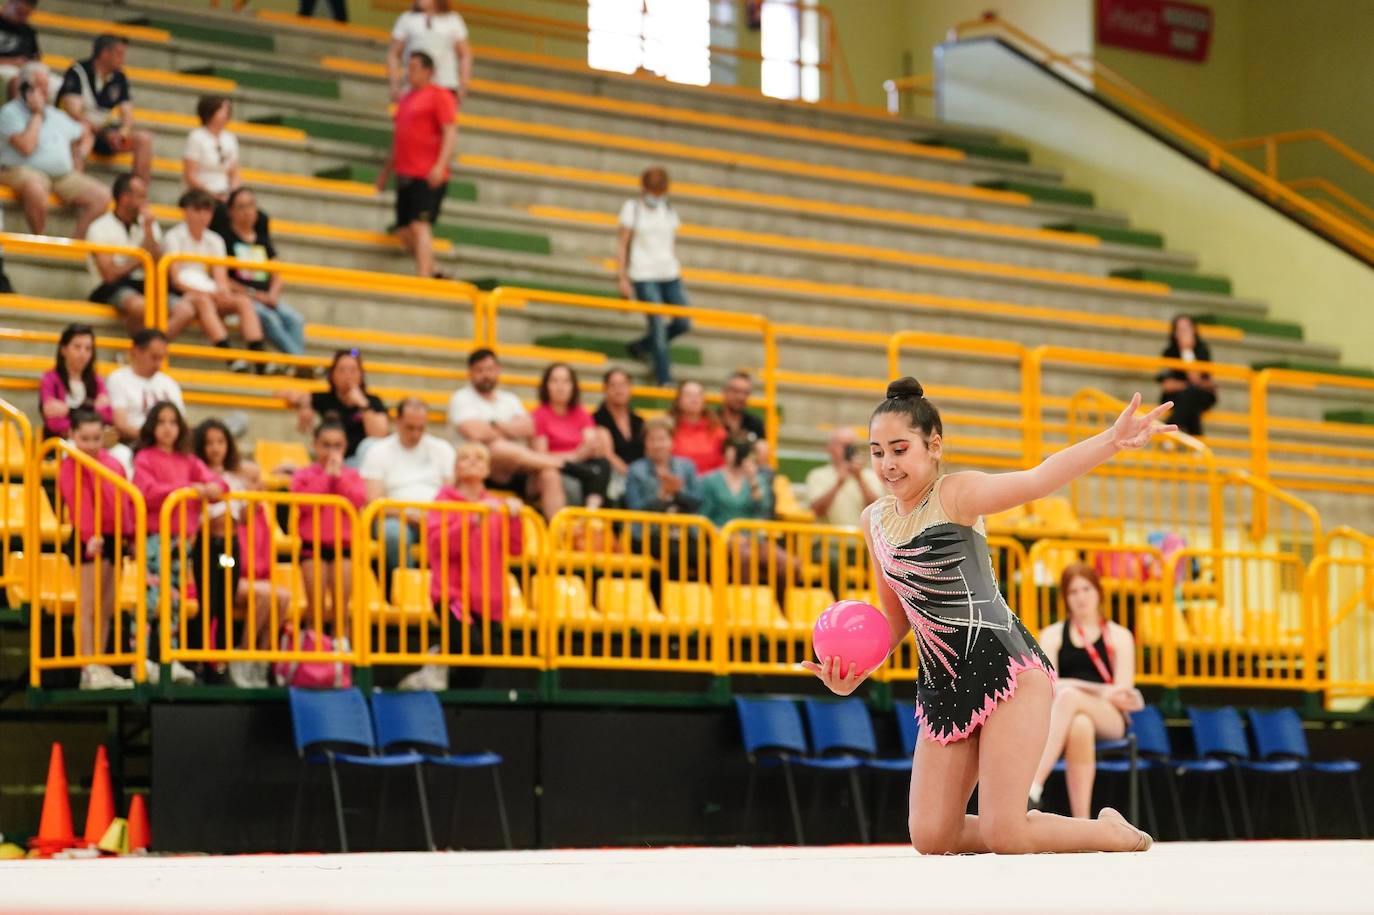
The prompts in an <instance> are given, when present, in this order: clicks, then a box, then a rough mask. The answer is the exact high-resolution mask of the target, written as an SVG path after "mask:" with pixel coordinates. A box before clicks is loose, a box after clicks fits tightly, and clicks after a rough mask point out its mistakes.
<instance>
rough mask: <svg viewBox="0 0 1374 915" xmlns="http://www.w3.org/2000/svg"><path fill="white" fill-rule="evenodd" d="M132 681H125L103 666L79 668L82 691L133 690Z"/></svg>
mask: <svg viewBox="0 0 1374 915" xmlns="http://www.w3.org/2000/svg"><path fill="white" fill-rule="evenodd" d="M133 686H134V681H132V680H126V679H125V678H124V677H121V676H120V675H119V674H117V673H115V672H114V671H113V670H110V668H108V667H106V666H105V665H104V664H87V665H86V666H85V667H83V668H81V688H82V689H133Z"/></svg>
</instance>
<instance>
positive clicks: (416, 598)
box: [355, 499, 548, 668]
mask: <svg viewBox="0 0 1374 915" xmlns="http://www.w3.org/2000/svg"><path fill="white" fill-rule="evenodd" d="M362 525H363V526H362V530H363V531H364V532H365V537H364V539H362V540H361V543H362V547H361V549H360V550H359V555H360V556H361V557H362V560H361V561H362V566H363V568H362V571H361V575H362V582H363V591H362V595H361V597H360V598H358V597H355V606H360V610H361V612H362V613H363V614H365V615H364V620H365V622H364V628H365V629H366V631H367V633H368V635H367V641H366V644H367V657H368V662H369V663H371V664H424V665H440V666H443V667H446V668H447V667H450V666H454V665H466V666H471V665H481V666H483V667H541V666H542V665H543V653H542V648H543V646H542V643H541V640H540V615H539V613H538V612H537V611H536V608H535V602H534V595H535V589H536V587H537V584H538V583H537V581H536V571H537V570H538V568H539V564H540V562H541V561H542V557H543V556H544V553H545V548H546V546H545V545H546V542H547V538H548V534H547V531H546V529H545V526H544V521H543V519H542V518H541V517H540V516H539V515H538V513H536V512H534V511H533V510H532V509H530V508H528V507H523V506H518V505H506V504H504V503H501V504H487V503H472V502H437V501H436V502H401V501H396V500H392V499H383V500H378V501H376V502H373V503H371V504H370V505H368V506H367V508H366V510H365V511H364V512H363V515H362Z"/></svg>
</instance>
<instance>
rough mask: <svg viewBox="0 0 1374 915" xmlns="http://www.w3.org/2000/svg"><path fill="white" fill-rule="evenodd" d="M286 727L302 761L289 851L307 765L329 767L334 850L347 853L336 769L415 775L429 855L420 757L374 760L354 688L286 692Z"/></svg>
mask: <svg viewBox="0 0 1374 915" xmlns="http://www.w3.org/2000/svg"><path fill="white" fill-rule="evenodd" d="M287 695H288V698H289V701H290V706H291V729H292V731H293V732H294V735H295V741H296V755H297V756H299V757H300V760H301V771H300V779H299V781H298V782H297V784H296V805H295V811H294V813H293V815H292V819H291V850H292V851H295V849H296V840H297V837H298V836H299V833H300V819H301V803H302V800H303V798H304V794H305V780H306V774H307V772H309V767H310V766H312V765H325V766H328V767H329V781H330V784H331V785H332V787H333V793H334V817H335V820H336V822H337V824H338V828H339V850H340V851H344V852H346V851H348V832H347V830H346V828H345V826H344V813H343V792H342V791H341V790H340V787H339V766H340V765H341V764H342V765H348V766H357V767H359V768H365V769H377V770H381V771H388V770H393V769H397V768H405V767H410V768H412V769H414V771H415V787H416V790H417V791H418V793H419V799H420V818H421V821H422V822H423V824H424V831H425V845H426V847H428V848H429V850H430V851H434V833H433V831H432V830H431V829H430V823H429V801H428V799H427V798H426V797H425V780H424V773H423V772H421V770H420V764H421V763H422V762H424V757H422V756H421V755H420V754H419V753H391V754H388V755H385V756H378V755H377V753H376V746H377V744H376V741H375V740H374V739H373V733H372V719H371V718H370V717H369V716H368V713H367V701H366V700H365V699H364V698H363V694H362V693H361V692H359V691H358V690H356V689H298V688H296V687H292V688H291V689H290V690H289V691H288V693H287Z"/></svg>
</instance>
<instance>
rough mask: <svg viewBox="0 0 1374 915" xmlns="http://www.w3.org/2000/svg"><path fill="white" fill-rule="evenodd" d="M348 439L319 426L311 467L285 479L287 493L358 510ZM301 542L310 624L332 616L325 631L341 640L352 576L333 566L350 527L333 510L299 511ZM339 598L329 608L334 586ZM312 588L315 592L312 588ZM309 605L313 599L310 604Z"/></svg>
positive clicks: (341, 556) (363, 497)
mask: <svg viewBox="0 0 1374 915" xmlns="http://www.w3.org/2000/svg"><path fill="white" fill-rule="evenodd" d="M347 447H348V438H347V437H346V436H345V435H344V430H343V427H342V426H340V425H339V424H338V423H336V422H334V421H332V420H326V421H324V422H322V423H320V425H319V427H318V428H316V429H315V463H313V464H309V465H307V466H305V467H302V468H301V469H300V470H297V471H296V473H295V474H294V475H293V476H292V477H291V491H292V492H296V493H314V494H317V495H331V496H342V497H343V498H344V499H347V500H348V501H349V502H351V503H352V504H353V506H354V507H355V508H357V509H359V510H361V509H362V507H363V506H364V505H366V504H367V500H368V492H367V491H368V486H367V483H365V482H364V481H363V478H362V477H361V476H359V475H358V472H357V471H356V470H354V469H353V468H352V467H349V466H348V465H347V464H345V463H344V450H345V449H346V448H347ZM298 526H299V529H300V538H301V575H302V577H303V578H304V579H305V590H306V593H307V594H308V595H314V594H319V595H320V603H321V606H319V607H312V608H311V611H312V613H313V614H314V615H315V616H314V618H315V619H323V620H328V619H330V617H329V613H330V612H331V610H336V611H337V614H338V615H337V617H336V618H335V619H334V623H335V624H336V625H335V626H331V627H330V628H332V629H333V634H334V637H335V639H339V638H347V636H348V634H349V633H351V632H352V631H353V628H352V626H351V621H350V619H349V599H348V598H349V595H350V594H351V593H352V591H353V576H352V575H349V574H347V572H342V573H339V572H336V571H335V566H334V564H335V563H336V562H346V561H347V559H348V556H349V552H350V550H351V547H352V543H353V527H352V523H351V522H350V520H349V518H348V515H347V514H343V513H340V514H339V515H338V516H337V517H336V516H335V509H333V508H331V507H329V506H324V507H323V508H319V509H313V508H308V507H307V508H303V509H301V514H300V520H299V525H298ZM336 581H337V582H339V583H340V584H339V588H341V589H342V590H341V592H340V593H339V594H338V595H337V599H338V600H339V602H340V603H339V605H338V606H337V608H336V607H335V604H334V600H335V595H334V583H335V582H336ZM316 582H318V583H319V584H318V586H316V584H315V583H316ZM310 599H311V600H312V601H313V600H314V599H315V598H314V597H311V598H310Z"/></svg>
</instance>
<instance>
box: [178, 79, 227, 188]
mask: <svg viewBox="0 0 1374 915" xmlns="http://www.w3.org/2000/svg"><path fill="white" fill-rule="evenodd" d="M233 113H234V105H233V102H231V101H230V100H229V99H227V98H225V97H224V96H222V95H206V96H203V97H202V98H201V100H200V101H199V102H197V103H196V115H197V116H198V117H199V118H200V123H201V126H200V127H197V128H196V129H195V130H193V131H191V132H190V133H189V134H187V136H186V152H185V155H184V157H183V158H182V163H181V165H182V174H183V175H184V176H185V179H186V186H187V187H188V188H190V189H193V190H202V191H205V192H206V193H207V194H210V195H211V196H212V197H214V198H215V199H216V200H218V201H220V202H221V203H223V202H224V201H225V199H226V198H227V197H228V196H229V192H230V191H232V190H234V189H235V188H237V187H238V186H239V185H240V184H241V183H242V180H241V179H240V177H239V141H238V138H237V137H235V136H234V135H233V134H232V133H230V132H229V130H228V129H227V128H228V126H229V119H230V118H231V117H232V116H233Z"/></svg>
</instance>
